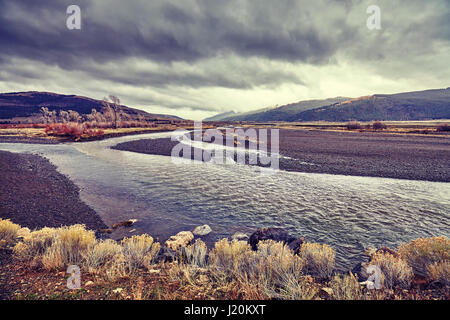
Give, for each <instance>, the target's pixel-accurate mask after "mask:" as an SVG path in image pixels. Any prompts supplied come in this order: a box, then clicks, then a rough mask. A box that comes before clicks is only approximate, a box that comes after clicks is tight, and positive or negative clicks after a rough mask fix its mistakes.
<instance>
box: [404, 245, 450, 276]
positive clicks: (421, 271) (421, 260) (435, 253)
mask: <svg viewBox="0 0 450 320" xmlns="http://www.w3.org/2000/svg"><path fill="white" fill-rule="evenodd" d="M398 251H399V254H400V257H401V258H402V259H404V260H405V261H407V262H408V264H409V265H410V266H411V267H412V268H413V271H414V273H415V274H418V275H420V276H423V277H426V276H427V274H428V267H429V266H430V265H432V264H433V263H435V262H441V261H447V260H449V259H450V240H449V239H448V238H447V237H434V238H419V239H417V240H412V241H411V242H409V243H407V244H403V245H401V246H400V247H399V249H398Z"/></svg>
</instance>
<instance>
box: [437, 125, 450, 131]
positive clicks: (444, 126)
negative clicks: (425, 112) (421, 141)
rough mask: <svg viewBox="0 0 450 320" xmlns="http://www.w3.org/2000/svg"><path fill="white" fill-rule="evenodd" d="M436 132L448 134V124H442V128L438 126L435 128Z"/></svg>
mask: <svg viewBox="0 0 450 320" xmlns="http://www.w3.org/2000/svg"><path fill="white" fill-rule="evenodd" d="M436 131H437V132H449V131H450V126H449V125H448V124H443V125H442V126H439V127H437V128H436Z"/></svg>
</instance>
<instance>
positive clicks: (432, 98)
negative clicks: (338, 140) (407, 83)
mask: <svg viewBox="0 0 450 320" xmlns="http://www.w3.org/2000/svg"><path fill="white" fill-rule="evenodd" d="M430 119H450V88H447V89H435V90H425V91H415V92H405V93H398V94H375V95H373V96H367V97H361V98H357V99H350V100H347V101H343V102H340V103H334V104H331V105H329V106H325V107H321V108H317V109H313V110H307V111H304V112H301V113H299V114H298V115H296V117H295V121H317V120H324V121H349V120H359V121H371V120H391V121H402V120H403V121H407V120H430Z"/></svg>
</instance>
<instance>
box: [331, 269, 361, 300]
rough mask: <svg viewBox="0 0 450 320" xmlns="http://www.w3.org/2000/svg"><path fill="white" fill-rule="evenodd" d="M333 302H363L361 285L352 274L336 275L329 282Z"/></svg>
mask: <svg viewBox="0 0 450 320" xmlns="http://www.w3.org/2000/svg"><path fill="white" fill-rule="evenodd" d="M329 286H330V288H331V289H332V290H333V293H332V298H333V299H334V300H364V299H365V296H364V293H363V291H362V289H361V285H360V284H359V282H358V280H357V279H356V278H355V276H354V275H353V274H351V273H350V274H346V275H342V276H340V275H336V276H334V277H333V279H332V280H331V281H330V282H329Z"/></svg>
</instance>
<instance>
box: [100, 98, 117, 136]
mask: <svg viewBox="0 0 450 320" xmlns="http://www.w3.org/2000/svg"><path fill="white" fill-rule="evenodd" d="M109 100H111V101H109ZM109 100H108V98H103V106H104V107H105V108H106V111H107V112H108V113H110V114H111V115H112V122H113V125H114V129H117V123H118V121H119V112H120V99H119V98H117V97H116V96H114V95H110V96H109Z"/></svg>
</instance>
